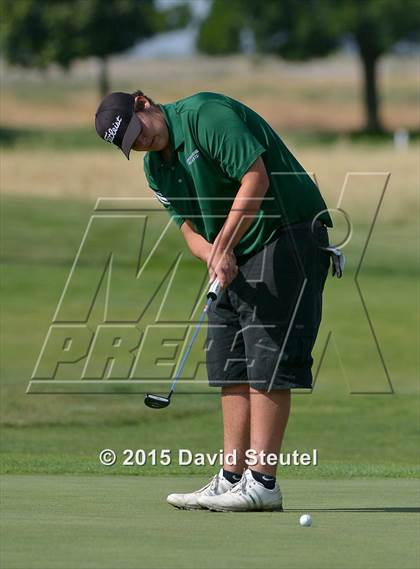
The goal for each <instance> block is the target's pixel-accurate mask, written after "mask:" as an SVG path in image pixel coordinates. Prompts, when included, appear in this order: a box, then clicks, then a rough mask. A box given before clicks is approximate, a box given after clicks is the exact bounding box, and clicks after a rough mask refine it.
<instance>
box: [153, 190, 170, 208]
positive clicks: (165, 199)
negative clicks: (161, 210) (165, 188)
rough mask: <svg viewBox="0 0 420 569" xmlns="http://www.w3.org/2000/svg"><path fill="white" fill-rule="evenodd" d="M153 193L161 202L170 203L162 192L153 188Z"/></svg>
mask: <svg viewBox="0 0 420 569" xmlns="http://www.w3.org/2000/svg"><path fill="white" fill-rule="evenodd" d="M153 193H154V194H155V196H156V197H157V199H158V200H159V201H160V203H161V204H163V205H171V204H170V201H169V200H168V198H165V196H164V195H163V194H161V193H160V192H155V191H154V190H153Z"/></svg>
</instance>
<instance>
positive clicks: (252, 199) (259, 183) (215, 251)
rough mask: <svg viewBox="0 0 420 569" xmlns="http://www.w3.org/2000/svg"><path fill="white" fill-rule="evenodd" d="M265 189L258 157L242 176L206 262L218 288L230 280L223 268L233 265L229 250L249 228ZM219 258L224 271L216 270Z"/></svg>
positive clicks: (265, 175) (262, 169) (267, 183)
mask: <svg viewBox="0 0 420 569" xmlns="http://www.w3.org/2000/svg"><path fill="white" fill-rule="evenodd" d="M269 185H270V181H269V178H268V174H267V170H266V168H265V165H264V162H263V160H262V158H261V157H260V158H258V159H257V160H256V161H255V162H254V164H253V165H252V166H251V168H250V169H249V170H248V171H247V172H246V173H245V175H244V176H243V178H242V180H241V187H240V188H239V190H238V193H237V194H236V198H235V200H234V202H233V204H232V207H231V210H230V212H229V215H228V216H227V218H226V221H225V223H224V224H223V227H222V229H221V230H220V232H219V234H218V235H217V237H216V239H215V240H214V243H213V246H212V252H211V257H210V259H209V260H208V261H207V265H208V267H209V274H210V280H213V279H214V278H216V277H217V278H218V279H219V280H220V282H221V284H222V286H227V285H228V284H229V283H230V282H231V280H233V279H230V278H229V275H231V271H229V268H226V264H227V266H228V267H229V266H230V265H231V264H232V263H233V262H235V261H234V255H233V249H234V248H235V247H236V245H237V244H238V243H239V241H240V240H241V238H242V236H243V235H244V234H245V233H246V231H247V230H248V229H249V227H250V225H251V224H252V222H253V220H254V217H255V214H256V213H257V211H258V210H259V208H260V205H261V202H262V199H263V197H264V196H265V194H266V192H267V190H268V187H269ZM223 258H225V263H224V265H223V266H224V267H225V268H224V269H223V268H220V267H219V268H218V265H219V263H220V261H221V260H222V259H223ZM229 260H230V261H229ZM226 261H227V263H226ZM235 263H236V262H235Z"/></svg>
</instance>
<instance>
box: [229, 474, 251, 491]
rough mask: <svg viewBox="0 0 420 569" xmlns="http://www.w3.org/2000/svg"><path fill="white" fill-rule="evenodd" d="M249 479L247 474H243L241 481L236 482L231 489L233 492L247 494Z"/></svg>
mask: <svg viewBox="0 0 420 569" xmlns="http://www.w3.org/2000/svg"><path fill="white" fill-rule="evenodd" d="M247 482H248V481H247V479H246V476H242V478H241V479H240V480H239V482H237V483H236V484H234V485H233V486H232V488H231V489H230V491H231V492H232V493H233V494H244V495H246V493H247V492H246V485H247Z"/></svg>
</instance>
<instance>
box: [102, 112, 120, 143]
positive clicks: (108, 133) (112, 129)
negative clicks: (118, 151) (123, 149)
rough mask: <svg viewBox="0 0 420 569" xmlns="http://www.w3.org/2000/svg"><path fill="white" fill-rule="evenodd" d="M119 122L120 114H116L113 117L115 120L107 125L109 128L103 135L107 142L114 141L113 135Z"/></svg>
mask: <svg viewBox="0 0 420 569" xmlns="http://www.w3.org/2000/svg"><path fill="white" fill-rule="evenodd" d="M121 123H122V118H121V117H120V115H117V116H116V117H115V121H114V122H113V123H112V125H111V126H110V127H109V129H108V130H107V131H106V133H105V136H104V140H106V141H107V142H114V138H115V135H116V134H117V132H118V129H119V128H120V125H121Z"/></svg>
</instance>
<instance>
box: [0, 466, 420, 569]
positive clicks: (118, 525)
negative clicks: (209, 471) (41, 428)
mask: <svg viewBox="0 0 420 569" xmlns="http://www.w3.org/2000/svg"><path fill="white" fill-rule="evenodd" d="M202 482H204V480H203V479H202V478H198V477H182V478H181V477H176V478H172V479H171V478H168V477H158V478H151V477H135V478H134V477H127V476H102V477H97V476H62V475H57V476H48V475H47V476H33V475H27V476H22V475H21V476H7V475H6V476H3V477H2V485H1V487H2V494H3V499H2V502H3V508H2V509H3V513H2V516H1V523H2V526H3V527H2V534H3V551H2V560H1V566H2V567H4V568H5V569H6V568H7V569H14V568H16V569H17V568H19V569H22V568H25V569H37V568H39V569H49V568H51V569H70V568H76V567H77V568H83V569H89V568H92V569H93V568H95V569H98V568H101V569H108V568H109V569H111V568H112V569H119V568H121V569H129V568H145V569H146V568H147V569H149V568H150V569H152V568H159V569H160V568H163V567H164V568H166V569H171V568H183V569H188V568H194V569H199V568H207V567H208V568H214V567H218V568H219V569H223V568H226V569H228V568H229V569H230V568H233V567H241V568H246V567H250V568H251V567H252V568H255V567H258V568H260V569H262V568H266V567H267V568H268V567H270V568H271V567H273V568H274V567H276V568H277V567H287V568H290V569H292V568H301V567H305V568H306V569H311V568H314V569H315V568H316V569H318V568H321V567H322V568H323V569H327V568H333V569H338V568H339V569H345V568H351V569H357V568H363V569H369V568H372V569H373V568H375V569H376V568H377V569H386V568H395V567H398V568H399V569H403V568H407V569H412V568H414V567H418V564H419V560H420V556H419V553H420V552H419V540H418V535H419V531H420V516H419V512H420V507H419V506H420V503H419V500H418V488H419V485H418V481H416V480H404V479H398V480H395V479H387V480H381V479H376V480H347V481H346V480H339V481H337V480H306V481H305V480H284V481H283V482H282V488H283V493H284V495H285V508H286V511H285V512H284V513H251V514H248V513H246V514H232V513H227V514H224V513H213V512H208V511H194V512H187V511H180V510H176V509H174V508H171V507H170V506H168V505H167V504H166V501H165V496H166V494H167V493H169V492H172V491H187V490H191V489H195V488H197V487H198V486H199V485H200V484H201V483H202ZM302 513H310V514H311V515H312V516H313V526H312V527H310V528H302V527H300V526H299V523H298V520H299V516H300V515H301V514H302Z"/></svg>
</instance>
